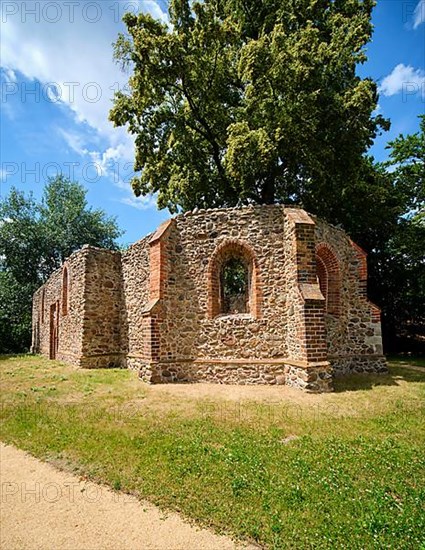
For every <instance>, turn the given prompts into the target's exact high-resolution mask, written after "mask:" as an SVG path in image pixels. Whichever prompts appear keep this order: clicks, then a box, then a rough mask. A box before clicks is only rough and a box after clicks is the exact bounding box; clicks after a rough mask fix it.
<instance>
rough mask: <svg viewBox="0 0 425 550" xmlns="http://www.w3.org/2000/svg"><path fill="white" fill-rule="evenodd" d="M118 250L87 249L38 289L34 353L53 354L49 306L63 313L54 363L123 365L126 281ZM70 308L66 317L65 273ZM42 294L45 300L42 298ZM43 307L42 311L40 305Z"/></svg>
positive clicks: (82, 250) (69, 260)
mask: <svg viewBox="0 0 425 550" xmlns="http://www.w3.org/2000/svg"><path fill="white" fill-rule="evenodd" d="M120 256H121V255H120V253H119V252H112V251H109V250H103V249H99V248H95V247H91V246H85V247H83V248H82V249H81V250H79V251H77V252H75V253H74V254H72V255H71V256H70V257H69V258H68V260H67V261H66V262H65V264H64V266H63V267H62V268H60V269H58V270H56V271H55V272H54V273H53V274H52V275H51V276H50V278H49V280H48V281H47V282H46V283H45V284H44V285H43V286H42V287H41V288H40V289H38V290H37V291H36V293H35V295H34V301H33V346H32V350H33V351H34V352H36V353H42V354H43V355H45V356H47V357H49V355H50V308H51V306H52V305H54V304H57V306H58V310H59V323H58V325H59V327H58V346H57V352H56V359H59V360H63V361H67V362H68V363H71V364H74V365H76V366H79V367H89V368H95V367H114V366H121V365H122V359H123V356H125V349H124V346H123V345H122V341H123V335H122V327H123V326H125V325H124V323H122V316H123V314H124V313H125V312H124V308H123V307H122V304H123V296H122V294H123V283H122V275H121V258H120ZM65 268H66V270H67V275H68V292H67V295H68V298H67V300H68V307H67V313H66V314H64V299H65V297H64V292H63V280H64V269H65ZM43 295H44V298H43ZM43 303H44V308H43V307H42V304H43Z"/></svg>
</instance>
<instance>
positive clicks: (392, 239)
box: [363, 115, 425, 352]
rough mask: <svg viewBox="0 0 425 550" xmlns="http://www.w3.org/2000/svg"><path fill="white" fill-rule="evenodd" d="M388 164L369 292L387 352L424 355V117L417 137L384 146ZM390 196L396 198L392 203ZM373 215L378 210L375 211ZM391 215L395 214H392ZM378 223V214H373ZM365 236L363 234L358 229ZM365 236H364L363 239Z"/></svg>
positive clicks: (373, 244)
mask: <svg viewBox="0 0 425 550" xmlns="http://www.w3.org/2000/svg"><path fill="white" fill-rule="evenodd" d="M388 148H389V150H390V155H389V160H388V161H387V162H385V163H382V164H381V165H380V166H379V169H380V170H381V171H382V170H386V171H387V172H386V177H387V178H388V179H389V180H390V181H391V185H392V188H393V190H394V195H393V206H394V205H396V207H395V208H393V211H392V210H391V208H390V207H389V205H388V203H387V204H385V205H384V206H385V207H384V208H382V212H383V213H384V216H386V218H387V220H390V219H391V211H392V212H393V223H392V224H391V223H389V224H387V227H385V226H384V228H383V230H382V231H381V232H377V233H376V235H375V236H373V235H372V239H371V243H370V246H369V250H371V254H370V256H369V263H370V274H371V277H370V285H369V286H370V292H371V296H372V298H373V299H374V300H376V302H378V303H379V304H380V305H381V306H382V313H383V328H384V338H385V342H384V343H385V345H386V349H387V350H391V351H400V350H403V351H422V352H423V351H425V115H422V116H421V117H420V129H419V131H418V132H417V133H415V134H411V135H407V136H403V135H400V136H399V137H398V138H396V139H395V140H393V141H392V142H390V143H389V144H388ZM394 196H395V197H396V200H394ZM378 212H379V214H380V213H381V210H378ZM394 212H395V213H396V215H394ZM376 217H377V219H378V220H380V219H381V217H380V215H377V216H376ZM363 234H364V235H366V231H363ZM369 238H370V236H369Z"/></svg>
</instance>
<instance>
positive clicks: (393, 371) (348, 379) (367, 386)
mask: <svg viewBox="0 0 425 550" xmlns="http://www.w3.org/2000/svg"><path fill="white" fill-rule="evenodd" d="M389 370H390V372H389V373H388V374H367V373H365V374H350V375H347V376H340V377H336V378H335V380H334V387H335V392H337V393H341V392H345V391H362V390H371V389H373V388H376V387H377V386H398V385H399V383H400V381H403V382H414V383H423V384H425V372H420V371H416V370H413V369H409V368H406V367H401V366H397V365H391V364H390V365H389Z"/></svg>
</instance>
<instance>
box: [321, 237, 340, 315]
mask: <svg viewBox="0 0 425 550" xmlns="http://www.w3.org/2000/svg"><path fill="white" fill-rule="evenodd" d="M316 266H317V278H318V279H319V286H320V291H321V292H322V294H323V297H324V298H325V312H326V313H328V314H329V315H334V316H338V315H339V313H340V294H341V279H340V272H339V262H338V258H337V256H336V254H335V253H334V252H333V250H332V249H331V248H330V247H329V246H328V245H326V244H321V245H319V246H318V247H317V250H316Z"/></svg>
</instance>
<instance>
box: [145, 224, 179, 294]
mask: <svg viewBox="0 0 425 550" xmlns="http://www.w3.org/2000/svg"><path fill="white" fill-rule="evenodd" d="M173 224H174V219H173V218H171V219H170V220H167V221H166V222H164V223H163V224H161V225H160V226H159V228H158V229H157V230H156V231H155V233H154V234H153V235H152V237H151V238H150V239H149V246H150V256H149V260H150V261H149V263H150V267H149V273H150V276H149V299H150V300H160V299H161V298H162V297H163V295H164V289H165V282H166V277H167V260H168V252H167V245H166V240H165V237H166V234H167V232H168V230H169V229H170V227H171V226H172V225H173Z"/></svg>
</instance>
